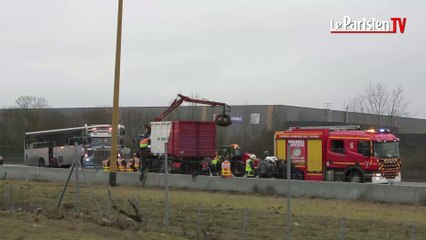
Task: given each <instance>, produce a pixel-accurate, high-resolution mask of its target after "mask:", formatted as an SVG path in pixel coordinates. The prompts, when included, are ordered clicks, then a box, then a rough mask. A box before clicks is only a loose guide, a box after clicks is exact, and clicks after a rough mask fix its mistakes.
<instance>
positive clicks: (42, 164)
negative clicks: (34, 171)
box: [38, 158, 46, 167]
mask: <svg viewBox="0 0 426 240" xmlns="http://www.w3.org/2000/svg"><path fill="white" fill-rule="evenodd" d="M38 166H39V167H45V166H46V165H45V164H44V159H43V158H40V159H39V160H38Z"/></svg>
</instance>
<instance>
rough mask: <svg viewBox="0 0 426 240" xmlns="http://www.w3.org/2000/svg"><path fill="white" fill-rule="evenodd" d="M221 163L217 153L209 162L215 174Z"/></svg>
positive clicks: (214, 174)
mask: <svg viewBox="0 0 426 240" xmlns="http://www.w3.org/2000/svg"><path fill="white" fill-rule="evenodd" d="M219 164H220V159H219V156H218V155H217V153H216V155H215V157H214V158H213V160H212V161H211V162H210V164H209V168H210V171H211V173H212V175H213V176H217V174H218V170H219Z"/></svg>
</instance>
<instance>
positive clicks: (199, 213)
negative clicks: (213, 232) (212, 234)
mask: <svg viewBox="0 0 426 240" xmlns="http://www.w3.org/2000/svg"><path fill="white" fill-rule="evenodd" d="M196 231H197V239H201V236H202V235H201V206H200V205H198V206H197V230H196Z"/></svg>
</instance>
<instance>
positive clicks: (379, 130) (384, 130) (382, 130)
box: [365, 128, 390, 133]
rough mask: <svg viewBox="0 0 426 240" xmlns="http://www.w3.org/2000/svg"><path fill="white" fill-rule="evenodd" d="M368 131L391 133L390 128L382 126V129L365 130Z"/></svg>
mask: <svg viewBox="0 0 426 240" xmlns="http://www.w3.org/2000/svg"><path fill="white" fill-rule="evenodd" d="M365 132H367V133H390V130H389V129H388V128H380V129H367V130H365Z"/></svg>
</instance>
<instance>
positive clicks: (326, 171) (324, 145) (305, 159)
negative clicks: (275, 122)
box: [274, 126, 401, 183]
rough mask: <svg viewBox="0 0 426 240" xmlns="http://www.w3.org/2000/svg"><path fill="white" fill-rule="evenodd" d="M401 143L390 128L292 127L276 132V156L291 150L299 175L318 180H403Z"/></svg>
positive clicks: (284, 156)
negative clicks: (390, 131) (399, 144)
mask: <svg viewBox="0 0 426 240" xmlns="http://www.w3.org/2000/svg"><path fill="white" fill-rule="evenodd" d="M356 128H358V129H356ZM398 143H399V139H398V138H397V137H395V136H394V135H392V134H390V133H389V130H388V129H377V130H373V129H371V130H359V127H358V126H346V127H307V128H290V129H289V130H286V131H278V132H276V133H275V135H274V151H275V155H276V156H277V157H278V158H280V159H286V157H287V149H288V151H289V153H290V158H291V161H292V162H293V163H294V164H295V166H296V171H297V174H299V175H300V178H301V179H305V180H319V181H321V180H324V181H336V180H338V181H339V180H340V181H347V182H372V183H392V182H400V181H401V158H400V155H399V149H398Z"/></svg>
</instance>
